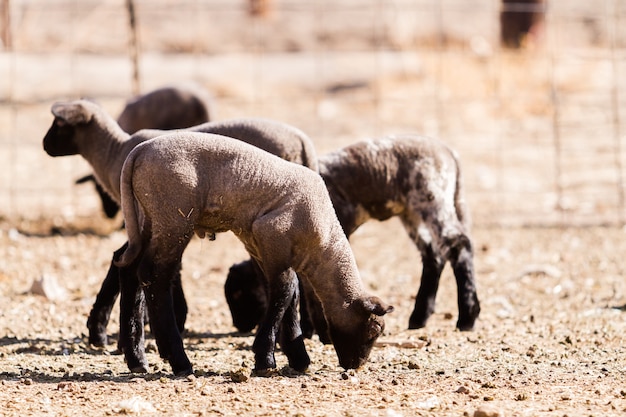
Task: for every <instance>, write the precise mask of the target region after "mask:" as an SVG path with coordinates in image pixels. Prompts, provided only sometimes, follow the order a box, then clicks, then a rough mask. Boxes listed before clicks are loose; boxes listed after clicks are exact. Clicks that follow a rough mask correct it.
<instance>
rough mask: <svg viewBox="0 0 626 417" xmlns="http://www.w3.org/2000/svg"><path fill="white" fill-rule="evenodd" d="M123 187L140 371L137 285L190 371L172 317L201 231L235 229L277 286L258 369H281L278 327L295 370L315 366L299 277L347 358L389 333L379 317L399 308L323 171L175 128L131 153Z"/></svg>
mask: <svg viewBox="0 0 626 417" xmlns="http://www.w3.org/2000/svg"><path fill="white" fill-rule="evenodd" d="M157 178H158V181H156V180H155V179H157ZM121 194H122V212H123V214H124V219H125V221H126V232H127V234H128V246H127V247H126V249H125V250H124V251H123V252H122V253H120V256H119V257H118V259H117V265H118V266H120V267H123V269H122V271H124V273H123V274H122V276H121V277H120V282H121V299H120V340H121V348H122V350H123V352H124V355H125V358H126V362H127V364H128V366H129V369H130V370H131V371H132V372H146V371H147V369H148V368H147V367H148V364H147V362H146V358H145V352H144V347H143V326H140V325H137V323H140V320H141V317H142V316H143V311H142V308H143V304H142V303H141V302H140V301H141V290H140V289H143V293H144V294H145V304H146V305H147V309H148V314H149V316H150V323H151V328H152V332H153V334H154V336H155V339H156V343H157V347H158V350H159V353H160V355H161V357H162V358H164V359H166V360H168V361H169V363H170V365H171V367H172V370H173V372H174V373H175V374H176V375H186V374H189V373H191V372H192V365H191V363H190V361H189V359H188V357H187V355H186V354H185V351H184V349H183V345H182V339H181V336H180V333H179V332H178V330H177V327H176V323H175V316H174V313H173V308H172V295H171V283H172V279H173V277H174V276H175V274H176V271H177V270H178V269H179V266H180V262H181V259H182V255H183V252H184V250H185V248H186V247H187V245H188V243H189V241H190V240H191V238H192V236H193V234H194V233H195V234H197V235H198V236H199V237H201V238H202V237H204V236H206V235H214V234H215V233H220V232H225V231H228V230H231V231H232V232H233V233H234V234H235V235H236V236H237V237H238V238H239V240H240V241H241V242H242V243H243V244H244V246H245V247H246V250H247V251H248V253H249V254H250V256H251V257H252V258H253V259H254V260H255V261H256V262H257V265H258V266H259V268H260V270H261V271H263V275H264V278H265V280H266V282H267V285H268V289H269V292H268V296H269V306H270V307H269V310H268V311H267V313H266V315H265V318H264V319H263V322H262V323H261V325H260V327H259V330H258V332H257V335H256V337H255V340H254V344H253V351H254V354H255V372H257V373H260V374H264V373H265V372H267V371H269V370H271V369H273V368H275V367H276V362H275V358H274V349H275V343H276V337H277V334H279V335H280V344H281V348H282V350H283V352H284V353H285V355H286V356H287V358H288V361H289V365H290V366H291V367H292V368H293V369H295V370H298V371H304V370H305V369H306V368H307V367H308V365H309V364H310V358H309V356H308V354H307V352H306V349H305V346H304V341H303V338H302V334H301V331H300V326H299V324H298V320H296V318H297V311H296V307H295V303H296V302H297V298H298V290H297V289H298V283H297V281H298V278H299V279H301V280H304V281H306V282H307V283H308V284H309V285H310V286H311V287H312V288H313V289H314V290H315V293H316V294H317V296H318V298H319V300H320V302H321V304H322V306H323V309H324V314H325V317H326V320H327V322H328V330H329V334H330V337H331V340H332V342H333V344H334V347H335V351H336V353H337V356H338V359H339V363H340V365H341V366H342V367H344V368H346V369H350V368H358V367H360V366H361V365H362V364H363V363H364V362H365V361H366V360H367V358H368V356H369V353H370V351H371V349H372V346H373V344H374V342H375V340H376V339H377V338H378V336H380V334H381V333H382V332H383V329H384V320H383V318H382V316H383V315H385V314H386V313H389V312H391V311H392V310H393V307H391V306H388V305H386V304H384V303H383V302H382V301H381V300H380V299H379V298H377V297H375V296H371V295H369V294H367V293H366V292H365V290H364V288H363V285H362V282H361V279H360V276H359V272H358V270H357V266H356V261H355V259H354V256H353V254H352V251H351V249H350V245H349V243H348V240H347V238H346V236H345V234H344V233H343V231H342V229H341V225H340V224H339V221H338V219H337V216H336V214H335V212H334V210H333V206H332V203H331V201H330V198H329V195H328V191H327V190H326V187H325V186H324V182H323V180H322V178H321V177H320V176H319V175H318V174H316V173H315V172H313V171H311V170H310V169H307V168H305V167H302V166H299V165H295V164H292V163H289V162H286V161H284V160H283V159H281V158H278V157H276V156H274V155H271V154H269V153H267V152H262V151H261V150H259V149H258V148H256V147H254V146H250V145H248V144H246V143H243V142H240V141H232V140H228V139H226V138H224V137H223V136H219V135H213V134H203V133H194V132H176V133H172V134H167V135H163V136H160V137H158V138H156V139H153V140H150V141H147V142H144V143H142V144H140V145H138V146H137V147H135V149H133V150H132V151H131V153H130V154H129V155H128V158H127V159H126V162H125V163H124V167H123V170H122V178H121ZM128 271H131V272H128ZM132 271H135V272H132ZM295 274H298V276H297V277H296V275H295ZM138 301H139V302H138ZM279 328H280V332H278V330H279Z"/></svg>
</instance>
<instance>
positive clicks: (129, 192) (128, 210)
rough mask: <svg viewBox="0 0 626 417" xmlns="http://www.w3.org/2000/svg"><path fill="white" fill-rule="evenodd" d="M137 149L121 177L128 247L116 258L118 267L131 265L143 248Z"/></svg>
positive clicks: (130, 155) (128, 159)
mask: <svg viewBox="0 0 626 417" xmlns="http://www.w3.org/2000/svg"><path fill="white" fill-rule="evenodd" d="M136 150H137V148H135V149H134V150H133V152H131V153H130V154H129V155H128V157H127V158H126V161H125V162H124V166H123V167H122V176H121V179H120V194H121V200H122V212H123V213H124V223H125V226H126V233H127V234H128V247H127V248H126V250H125V251H124V252H122V253H121V254H120V255H119V257H118V258H117V259H115V265H116V266H118V267H126V266H129V265H130V264H131V263H133V262H134V261H135V260H136V259H137V257H138V256H139V254H140V253H141V251H142V249H143V242H142V234H141V230H140V226H139V214H138V212H137V211H138V206H137V205H138V203H137V202H136V201H135V193H134V191H133V171H134V168H135V157H136V155H137V152H134V151H136Z"/></svg>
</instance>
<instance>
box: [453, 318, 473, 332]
mask: <svg viewBox="0 0 626 417" xmlns="http://www.w3.org/2000/svg"><path fill="white" fill-rule="evenodd" d="M474 323H475V319H471V320H461V319H459V321H458V322H457V323H456V328H457V329H459V330H460V331H462V332H469V331H472V330H474Z"/></svg>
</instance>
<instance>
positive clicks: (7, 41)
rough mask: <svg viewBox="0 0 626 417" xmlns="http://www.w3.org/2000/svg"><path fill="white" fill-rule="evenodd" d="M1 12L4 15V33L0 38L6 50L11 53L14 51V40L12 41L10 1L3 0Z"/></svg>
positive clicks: (0, 34)
mask: <svg viewBox="0 0 626 417" xmlns="http://www.w3.org/2000/svg"><path fill="white" fill-rule="evenodd" d="M0 12H1V13H2V17H1V18H2V33H0V37H1V39H2V44H3V45H4V49H5V50H7V51H10V50H11V49H13V40H12V39H11V7H10V5H9V0H2V9H1V10H0Z"/></svg>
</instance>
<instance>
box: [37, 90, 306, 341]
mask: <svg viewBox="0 0 626 417" xmlns="http://www.w3.org/2000/svg"><path fill="white" fill-rule="evenodd" d="M52 113H53V115H54V116H55V119H54V122H53V123H52V126H51V127H50V129H49V130H48V132H47V133H46V136H45V138H44V140H43V146H44V149H45V150H46V152H47V153H48V154H49V155H51V156H65V155H77V154H80V155H82V156H83V157H84V158H85V159H86V160H87V161H88V162H89V163H90V164H91V166H92V168H93V169H94V174H95V176H96V178H97V182H98V183H99V184H101V185H102V187H103V188H104V189H105V190H106V192H107V194H108V195H110V197H111V198H112V199H113V200H114V201H115V202H117V203H119V202H120V201H121V200H120V188H119V187H120V186H119V184H120V175H121V171H122V165H123V163H124V160H125V159H126V156H127V155H128V154H129V153H130V151H131V150H132V149H133V148H134V147H135V146H136V145H137V144H139V143H141V142H144V141H146V140H148V139H151V138H153V137H156V136H158V135H160V134H163V133H164V131H160V130H141V131H139V132H137V133H135V134H134V135H132V136H131V135H129V134H128V133H126V132H124V131H123V130H122V129H121V128H120V127H119V125H118V124H117V123H116V122H115V120H114V119H113V118H112V117H111V116H109V115H108V114H107V113H106V112H105V111H104V110H103V109H102V108H101V107H99V106H98V105H97V104H95V103H92V102H89V101H86V100H77V101H73V102H65V103H64V102H58V103H55V104H54V105H53V106H52ZM192 130H194V131H198V132H202V131H204V132H213V133H219V134H223V135H225V136H229V137H231V138H233V139H239V140H241V141H245V142H249V143H251V144H253V145H255V146H257V147H259V148H261V149H263V150H265V151H267V152H271V153H274V154H276V155H278V156H280V157H282V158H285V159H286V160H289V161H293V162H296V163H300V164H303V165H305V166H307V167H309V168H310V169H312V170H314V171H317V168H318V167H317V157H316V153H315V149H314V147H313V144H312V142H311V140H310V139H309V138H308V137H307V136H306V135H305V134H304V133H303V132H302V131H300V130H299V129H296V128H295V127H292V126H289V125H286V124H284V123H281V122H276V121H272V120H267V119H255V118H249V119H233V120H226V121H223V122H210V123H205V124H202V125H198V126H194V127H193V128H192ZM123 248H124V247H122V248H120V250H123ZM118 276H119V271H118V268H117V267H116V266H115V265H114V264H113V263H111V266H110V267H109V271H108V272H107V275H106V278H105V279H104V282H103V284H102V287H101V289H100V291H99V293H98V295H97V297H96V301H95V303H94V305H93V307H92V310H91V312H90V314H89V318H88V320H87V327H88V329H89V342H90V343H91V344H93V345H95V346H105V345H106V343H107V336H106V326H107V323H108V321H109V318H110V314H111V309H112V308H113V304H114V303H115V300H116V298H117V294H118V293H119V282H118ZM175 295H176V302H175V305H176V307H177V317H178V324H179V328H180V329H181V331H182V330H183V329H184V322H185V317H186V313H187V308H186V302H185V297H184V294H183V292H182V286H181V285H180V283H179V282H178V281H176V287H175Z"/></svg>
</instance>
